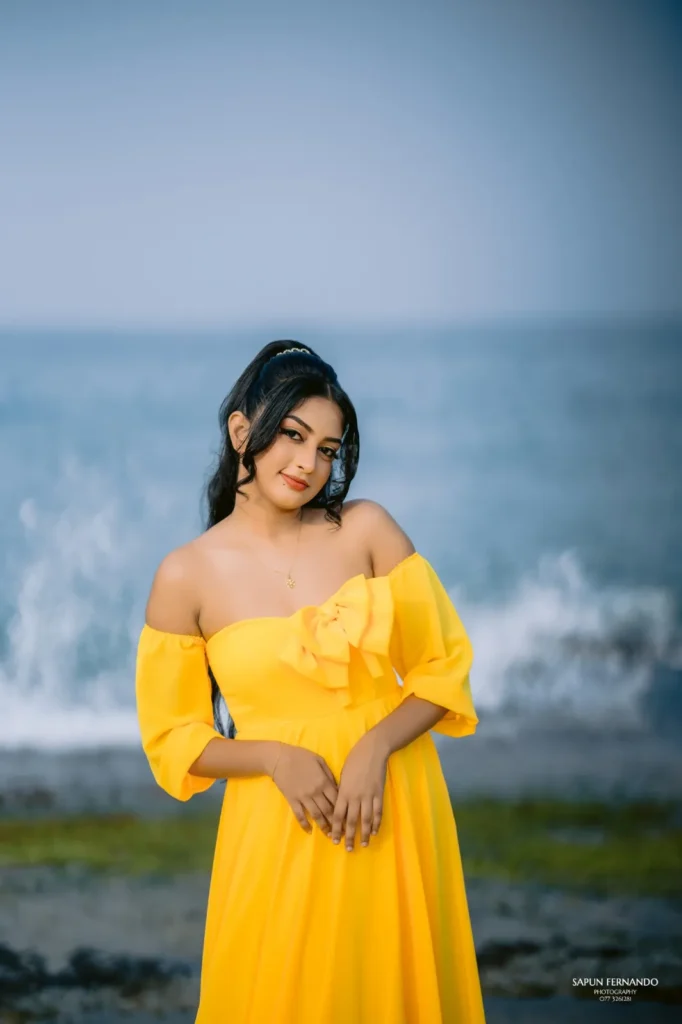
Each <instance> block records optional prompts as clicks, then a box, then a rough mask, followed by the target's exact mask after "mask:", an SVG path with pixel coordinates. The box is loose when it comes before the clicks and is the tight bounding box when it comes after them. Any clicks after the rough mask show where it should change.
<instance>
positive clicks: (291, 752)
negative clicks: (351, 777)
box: [269, 743, 338, 836]
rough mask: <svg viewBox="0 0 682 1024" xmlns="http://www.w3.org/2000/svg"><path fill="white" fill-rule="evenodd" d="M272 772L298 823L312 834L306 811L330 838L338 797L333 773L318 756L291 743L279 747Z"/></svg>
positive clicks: (271, 775) (274, 780)
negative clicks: (333, 813)
mask: <svg viewBox="0 0 682 1024" xmlns="http://www.w3.org/2000/svg"><path fill="white" fill-rule="evenodd" d="M279 747H280V750H279V751H278V752H277V753H276V754H275V756H274V761H273V767H272V769H271V771H270V772H269V774H270V777H271V778H272V781H273V782H274V783H275V785H276V786H277V788H278V789H279V790H280V791H281V792H282V793H283V794H284V796H285V797H286V799H287V800H288V801H289V804H290V806H291V809H292V811H293V812H294V815H295V816H296V819H297V821H298V823H299V824H300V826H301V828H302V829H303V830H304V831H305V832H308V833H310V832H312V827H311V825H310V823H309V821H308V818H307V817H306V811H308V813H309V814H310V816H311V817H312V818H313V819H314V820H315V821H316V822H317V824H318V825H319V826H320V828H321V829H322V831H323V832H324V834H325V835H326V836H328V835H330V834H331V827H332V812H333V810H334V805H335V803H336V798H337V796H338V787H337V785H336V779H335V778H334V773H333V772H332V770H331V768H330V767H329V765H328V764H327V762H326V761H325V759H324V758H323V757H321V756H320V755H319V754H316V753H314V751H312V750H307V749H306V748H305V747H297V746H295V745H294V744H291V743H280V744H279Z"/></svg>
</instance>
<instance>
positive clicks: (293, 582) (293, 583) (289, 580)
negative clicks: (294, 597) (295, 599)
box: [287, 576, 296, 590]
mask: <svg viewBox="0 0 682 1024" xmlns="http://www.w3.org/2000/svg"><path fill="white" fill-rule="evenodd" d="M287 586H288V587H289V589H290V590H291V588H292V587H295V586H296V580H293V579H292V578H291V576H287Z"/></svg>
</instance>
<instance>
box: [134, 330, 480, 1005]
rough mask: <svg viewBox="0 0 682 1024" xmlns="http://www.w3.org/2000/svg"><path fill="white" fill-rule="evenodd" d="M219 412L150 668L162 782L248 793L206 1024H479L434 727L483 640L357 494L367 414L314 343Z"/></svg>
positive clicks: (225, 856) (209, 940)
mask: <svg viewBox="0 0 682 1024" xmlns="http://www.w3.org/2000/svg"><path fill="white" fill-rule="evenodd" d="M220 420H221V428H222V431H223V447H222V451H221V455H220V459H219V464H218V466H217V469H216V471H215V475H214V476H213V477H212V479H211V480H210V482H209V484H208V489H207V497H208V505H209V521H208V524H207V529H206V531H205V532H204V533H203V534H202V535H201V536H200V537H198V538H196V539H195V540H192V541H191V542H189V543H188V544H186V545H184V546H182V547H180V548H177V549H176V550H174V551H172V552H171V553H170V554H168V555H167V556H166V557H165V558H164V559H163V561H162V562H161V564H160V565H159V567H158V569H157V571H156V575H155V577H154V581H153V584H152V588H151V594H150V596H149V602H148V605H147V612H146V622H145V624H144V626H143V628H142V633H141V636H140V641H139V648H138V656H137V669H136V694H137V708H138V717H139V723H140V730H141V737H142V745H143V748H144V751H145V753H146V755H147V758H148V759H149V763H150V766H151V769H152V772H153V774H154V777H155V779H156V781H157V782H158V784H159V785H160V786H162V787H163V789H165V790H166V791H167V792H168V793H170V794H171V795H172V796H174V797H176V798H177V799H178V800H188V799H190V797H192V796H193V795H194V794H195V793H201V792H202V791H203V790H206V789H208V788H209V786H211V785H212V784H213V783H214V781H215V780H216V779H228V780H229V782H228V784H227V786H226V788H225V793H224V798H223V803H222V810H221V814H220V822H219V826H218V834H217V840H216V847H215V854H214V860H213V870H212V875H211V885H210V892H209V900H208V909H207V918H206V928H205V935H204V950H203V961H202V972H201V993H200V1004H199V1009H198V1015H197V1017H196V1021H197V1024H265V1022H266V1021H267V1022H268V1024H350V1022H352V1024H439V1022H440V1024H459V1022H461V1024H465V1022H466V1024H481V1022H483V1021H484V1012H483V1004H482V999H481V990H480V984H479V977H478V970H477V964H476V955H475V950H474V944H473V938H472V932H471V924H470V919H469V912H468V906H467V900H466V893H465V886H464V880H463V875H462V865H461V859H460V851H459V846H458V841H457V833H456V828H455V821H454V817H453V812H452V807H451V804H450V800H449V797H448V791H447V788H446V784H445V779H444V777H443V773H442V769H441V765H440V760H439V758H438V753H437V750H436V747H435V744H434V743H433V740H432V738H431V737H430V735H429V730H431V729H435V730H436V731H438V732H440V733H444V734H446V735H448V736H464V735H467V734H469V733H473V732H474V730H475V728H476V724H477V722H478V719H477V717H476V713H475V710H474V707H473V704H472V699H471V691H470V686H469V669H470V666H471V664H472V657H473V655H472V648H471V644H470V642H469V639H468V637H467V635H466V632H465V630H464V628H463V626H462V623H461V621H460V619H459V617H458V615H457V612H456V610H455V608H454V606H453V604H452V602H451V601H450V598H449V597H448V595H447V592H446V591H445V588H444V587H443V585H442V583H441V582H440V580H439V578H438V576H437V575H436V573H435V571H434V569H433V568H432V567H431V565H430V564H429V562H428V561H426V559H425V558H423V557H422V556H421V555H420V554H419V553H418V552H417V551H416V550H415V548H414V546H413V545H412V543H411V541H410V539H409V538H408V537H407V535H406V534H405V533H404V531H403V530H402V529H401V528H400V526H398V524H397V523H396V522H395V520H394V519H393V518H392V517H391V515H390V514H389V513H388V512H387V511H385V509H384V508H382V506H381V505H379V504H377V503H376V502H373V501H365V500H360V499H356V500H354V501H347V500H346V495H347V493H348V489H349V486H350V483H351V481H352V479H353V477H354V475H355V472H356V468H357V462H358V456H359V448H360V445H359V436H358V427H357V419H356V414H355V410H354V408H353V405H352V403H351V401H350V399H349V398H348V396H347V395H346V393H345V392H344V391H343V390H342V388H341V387H340V385H339V383H338V380H337V377H336V374H335V372H334V370H333V369H332V367H331V366H329V365H328V364H327V363H326V362H324V361H323V360H322V359H321V358H320V357H319V356H318V355H317V354H316V353H315V352H314V351H313V350H312V349H310V348H308V347H307V346H303V345H300V344H298V343H297V342H291V341H281V342H272V343H271V344H269V345H266V346H265V347H264V348H263V349H262V351H261V352H259V353H258V355H257V356H256V357H255V359H254V360H253V361H252V362H251V364H250V365H249V366H248V367H247V368H246V370H245V371H244V373H243V374H242V375H241V377H240V378H239V380H238V381H237V383H236V384H235V386H234V388H233V389H232V391H231V392H230V394H229V395H228V397H227V398H226V399H225V401H224V403H223V405H222V407H221V410H220ZM405 468H406V470H409V472H410V473H412V472H413V471H414V469H415V467H405ZM394 670H395V671H394ZM396 671H397V673H398V674H399V676H400V677H401V679H402V686H401V685H400V684H399V683H398V679H397V678H396ZM223 701H224V702H225V703H226V705H227V707H228V709H229V722H230V724H229V727H228V728H227V730H225V729H224V728H223V727H222V722H221V717H220V714H219V708H220V706H221V704H222V702H223Z"/></svg>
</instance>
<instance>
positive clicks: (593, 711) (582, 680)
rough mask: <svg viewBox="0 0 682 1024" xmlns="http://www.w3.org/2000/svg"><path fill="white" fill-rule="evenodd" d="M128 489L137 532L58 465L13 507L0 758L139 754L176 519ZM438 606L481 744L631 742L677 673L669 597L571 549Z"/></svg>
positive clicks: (108, 485) (162, 505)
mask: <svg viewBox="0 0 682 1024" xmlns="http://www.w3.org/2000/svg"><path fill="white" fill-rule="evenodd" d="M141 480H142V474H138V475H137V476H135V475H134V474H132V473H131V478H130V480H129V492H132V491H134V500H135V503H136V504H137V507H138V509H139V519H138V522H137V524H135V523H134V522H131V519H130V513H129V510H128V508H127V507H124V506H123V504H122V502H121V498H120V494H121V490H120V484H119V486H118V487H115V486H114V485H113V483H112V481H111V480H110V479H109V477H108V476H107V474H106V473H105V472H103V471H101V470H100V471H98V470H96V469H92V468H89V467H85V466H84V465H83V464H82V463H81V462H79V461H78V460H76V459H73V458H71V459H68V460H67V461H66V462H65V464H64V469H63V472H62V473H61V475H60V476H59V480H58V485H57V488H56V491H55V494H54V495H53V498H52V500H51V501H50V502H49V503H44V504H42V505H41V504H39V503H38V502H37V501H35V500H34V499H32V498H30V497H29V498H26V500H25V501H24V502H23V503H22V505H21V507H20V510H19V515H20V518H21V524H22V528H23V534H24V539H25V544H24V546H23V548H22V559H23V560H21V561H20V562H19V563H17V564H15V565H14V566H13V568H12V571H11V572H10V573H9V575H8V577H7V580H8V583H9V585H10V586H11V587H13V588H14V590H13V592H10V593H9V595H8V597H9V603H10V606H11V607H12V608H13V614H12V615H11V618H10V620H9V622H8V623H7V632H6V637H7V639H6V645H5V649H4V652H3V654H2V660H1V662H0V706H1V707H2V718H1V720H0V746H2V747H4V748H13V747H16V746H19V745H23V744H30V745H33V746H36V747H40V748H46V749H63V748H74V747H83V746H93V745H99V744H116V743H124V744H125V743H131V744H136V743H138V742H139V740H138V731H137V722H136V717H135V709H134V658H135V645H136V642H137V637H138V635H139V629H140V624H141V622H142V619H143V603H144V600H145V599H146V593H147V590H148V585H149V582H150V580H149V578H148V577H149V574H150V572H151V568H152V565H151V564H150V561H149V552H148V551H146V550H144V545H145V538H148V537H149V536H150V531H151V530H152V529H154V528H155V527H154V525H152V524H155V526H156V528H159V524H161V528H162V527H163V524H164V523H167V522H168V520H169V517H170V516H172V514H173V511H174V508H175V499H174V498H173V495H172V494H170V493H166V492H165V491H164V490H163V488H157V487H154V486H151V485H150V484H149V483H147V482H145V483H144V484H142V483H140V481H141ZM127 499H128V500H130V493H128V495H127ZM451 593H452V598H453V601H454V602H455V604H456V607H457V609H458V611H459V612H460V615H461V617H462V619H463V621H464V623H465V625H466V627H467V629H468V631H469V634H470V636H471V639H472V642H473V645H474V650H475V662H474V668H473V670H472V676H471V681H472V689H473V693H474V700H475V704H476V707H477V709H478V711H479V714H480V717H481V726H480V729H481V730H485V731H486V732H487V733H489V734H492V733H494V732H501V733H507V734H510V735H515V734H516V733H518V732H519V730H521V729H522V728H523V727H524V726H526V725H529V724H532V725H542V724H543V723H545V724H547V725H549V724H552V725H555V724H556V723H557V722H560V723H561V722H565V723H567V724H569V723H571V724H574V725H575V724H577V725H586V726H587V725H595V726H600V727H608V728H610V729H613V728H632V729H640V730H641V729H644V728H646V720H645V719H644V718H643V716H642V714H641V701H642V697H643V696H644V695H645V694H646V693H647V691H648V690H649V688H650V687H651V686H652V683H653V680H654V674H655V672H656V669H657V667H659V666H661V665H667V666H671V667H673V668H679V667H680V666H681V665H682V651H681V646H680V638H679V632H678V626H677V620H676V609H675V606H674V602H673V600H672V598H671V596H670V594H669V593H668V592H667V591H665V590H664V589H660V588H615V587H603V586H599V585H598V584H597V583H596V582H595V581H594V580H591V579H589V578H588V577H587V575H586V573H585V572H584V570H583V569H582V568H581V565H580V561H579V558H578V556H577V554H576V552H575V551H566V552H563V553H561V554H559V555H557V556H549V555H548V556H545V557H543V558H542V559H541V560H540V562H539V564H538V566H537V568H536V570H535V571H534V572H533V573H532V574H529V575H526V576H525V577H523V578H521V579H520V580H519V581H518V584H517V586H516V587H515V589H514V590H513V591H512V592H511V593H509V594H508V595H507V596H506V597H505V598H504V599H496V598H494V597H491V598H490V600H488V601H486V602H485V603H478V604H473V603H471V602H469V601H468V600H467V598H466V593H465V592H464V591H463V590H459V591H452V592H451Z"/></svg>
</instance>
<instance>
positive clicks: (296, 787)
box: [271, 731, 388, 850]
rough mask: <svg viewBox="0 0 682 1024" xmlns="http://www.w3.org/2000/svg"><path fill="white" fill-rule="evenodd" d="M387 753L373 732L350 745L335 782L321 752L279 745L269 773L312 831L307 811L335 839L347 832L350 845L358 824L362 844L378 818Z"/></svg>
mask: <svg viewBox="0 0 682 1024" xmlns="http://www.w3.org/2000/svg"><path fill="white" fill-rule="evenodd" d="M387 764H388V754H387V753H386V751H385V749H384V748H383V747H382V746H381V745H380V744H379V743H378V742H377V739H376V737H375V736H374V735H373V734H372V732H371V731H370V732H368V733H365V735H364V736H362V737H361V738H360V739H359V740H358V742H357V743H356V744H355V746H354V747H353V748H352V749H351V751H350V753H349V754H348V757H347V758H346V761H345V763H344V765H343V769H342V771H341V777H340V779H339V783H338V786H337V783H336V779H335V777H334V774H333V772H332V770H331V768H330V767H329V765H328V764H327V762H326V761H325V759H324V758H323V757H321V756H320V755H319V754H316V753H315V752H314V751H312V750H307V749H306V748H305V747H299V746H296V745H293V744H288V743H282V744H280V745H279V750H278V753H277V757H276V761H275V767H274V768H273V769H272V773H271V777H272V780H273V782H275V784H276V785H277V787H278V788H279V790H280V791H281V792H282V793H283V794H284V796H285V797H286V799H287V800H288V802H289V805H290V806H291V809H292V811H293V812H294V815H295V817H296V819H297V820H298V823H299V824H300V826H301V828H302V829H304V830H305V831H306V832H311V831H312V828H311V825H310V822H309V821H308V814H310V816H311V818H313V820H314V821H316V822H317V824H318V826H319V827H320V829H321V830H322V831H323V832H324V833H325V835H327V836H329V838H330V839H331V840H332V842H334V843H339V842H340V840H341V834H342V833H344V834H345V844H346V849H347V850H352V849H353V848H354V844H355V836H356V832H357V828H358V825H359V826H360V841H361V843H362V845H363V846H367V844H368V843H369V837H370V835H376V834H377V832H378V830H379V826H380V824H381V818H382V813H383V804H384V786H385V782H386V769H387Z"/></svg>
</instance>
